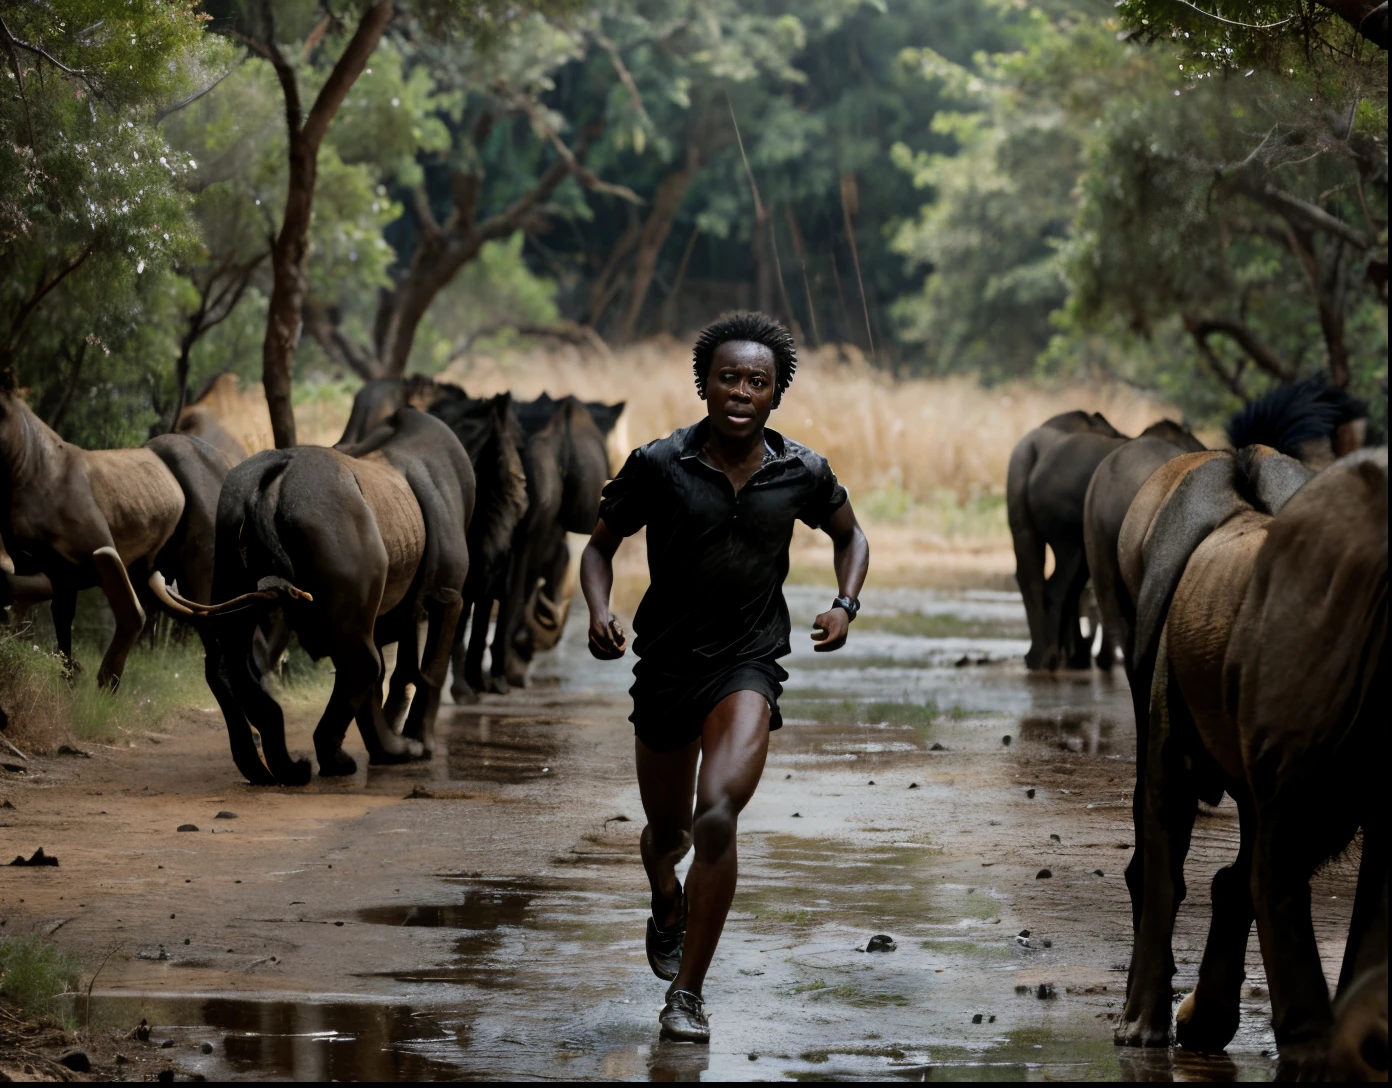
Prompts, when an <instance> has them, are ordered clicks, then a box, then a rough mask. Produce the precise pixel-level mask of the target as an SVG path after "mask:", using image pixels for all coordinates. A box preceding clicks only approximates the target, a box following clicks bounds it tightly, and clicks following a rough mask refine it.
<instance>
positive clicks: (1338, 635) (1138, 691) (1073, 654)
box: [1008, 380, 1388, 1080]
mask: <svg viewBox="0 0 1392 1088" xmlns="http://www.w3.org/2000/svg"><path fill="white" fill-rule="evenodd" d="M1366 415H1367V411H1366V408H1365V406H1363V405H1362V404H1361V403H1360V402H1358V401H1357V400H1355V399H1354V398H1352V397H1351V396H1349V395H1347V394H1346V393H1344V392H1342V391H1340V390H1338V389H1335V388H1333V387H1331V386H1329V385H1327V384H1326V383H1324V382H1322V381H1319V380H1311V381H1307V382H1303V383H1300V384H1297V385H1293V386H1288V387H1285V388H1282V389H1280V390H1277V391H1275V392H1274V393H1272V394H1269V395H1268V396H1267V397H1264V398H1262V399H1260V400H1258V401H1255V402H1253V403H1252V404H1251V405H1249V406H1248V407H1247V408H1246V409H1244V410H1243V412H1241V413H1239V414H1238V416H1236V417H1234V419H1233V420H1232V422H1231V423H1230V424H1229V427H1228V434H1229V438H1230V439H1231V441H1232V445H1233V448H1232V449H1223V450H1210V449H1205V448H1204V447H1203V445H1202V444H1201V443H1200V442H1199V441H1198V440H1197V439H1195V438H1194V436H1193V435H1192V434H1190V433H1189V432H1188V431H1186V430H1185V429H1183V428H1181V427H1179V426H1177V425H1175V424H1173V423H1170V422H1168V421H1161V422H1160V423H1157V424H1155V425H1154V426H1152V427H1149V428H1147V429H1146V431H1145V432H1144V433H1143V434H1142V435H1141V436H1140V437H1138V438H1134V439H1128V438H1126V437H1125V436H1124V435H1121V434H1118V433H1117V432H1116V431H1115V430H1114V429H1113V428H1112V427H1111V426H1110V425H1109V424H1108V423H1107V422H1106V420H1105V419H1103V418H1102V417H1101V416H1098V415H1089V414H1087V413H1085V412H1073V413H1069V414H1067V415H1063V416H1058V417H1056V418H1054V419H1051V420H1049V421H1048V422H1047V423H1045V424H1044V425H1043V426H1042V427H1040V428H1037V429H1036V430H1034V431H1032V432H1030V434H1028V435H1026V436H1025V438H1024V439H1023V440H1022V441H1021V442H1020V444H1019V445H1018V446H1017V447H1016V449H1015V451H1014V455H1013V457H1012V459H1011V462H1010V478H1009V483H1008V510H1009V517H1010V526H1011V530H1012V534H1013V536H1014V542H1015V551H1016V557H1017V564H1018V572H1017V577H1018V580H1019V584H1020V590H1021V592H1022V594H1023V595H1024V601H1025V606H1026V609H1027V611H1028V614H1029V625H1030V636H1031V646H1030V652H1029V656H1028V658H1027V664H1028V665H1029V667H1031V668H1044V669H1048V668H1057V667H1059V666H1061V665H1062V666H1067V667H1087V666H1088V665H1089V662H1088V656H1089V652H1090V648H1091V643H1092V642H1093V641H1094V639H1093V638H1085V637H1084V636H1083V634H1082V631H1081V629H1080V625H1079V600H1080V597H1081V595H1082V592H1083V589H1084V586H1085V585H1086V583H1087V582H1088V580H1089V577H1091V581H1092V585H1093V589H1094V592H1095V595H1096V598H1097V605H1098V609H1099V611H1100V613H1101V617H1102V620H1101V626H1102V631H1101V635H1100V637H1098V638H1097V639H1096V641H1098V642H1099V643H1100V652H1099V656H1098V662H1097V663H1098V664H1099V665H1100V666H1101V667H1103V668H1110V667H1111V666H1112V663H1113V661H1114V659H1115V653H1116V649H1119V650H1120V651H1121V655H1122V661H1123V664H1124V666H1125V670H1126V675H1127V678H1128V680H1129V682H1130V685H1131V693H1132V703H1133V707H1134V711H1135V718H1136V789H1135V796H1134V802H1133V816H1134V820H1135V834H1136V841H1135V852H1134V854H1133V857H1132V860H1131V863H1130V865H1129V867H1128V868H1127V872H1126V882H1127V886H1128V888H1129V890H1130V893H1131V903H1132V920H1133V928H1134V943H1133V952H1132V959H1131V968H1130V974H1129V977H1128V983H1127V998H1126V1006H1125V1011H1124V1013H1123V1015H1122V1018H1121V1021H1120V1024H1119V1026H1118V1028H1117V1032H1116V1041H1117V1042H1118V1043H1119V1044H1124V1045H1131V1046H1165V1045H1168V1044H1169V1043H1170V1041H1171V1039H1172V1038H1174V1039H1175V1040H1176V1041H1177V1042H1178V1043H1180V1044H1181V1045H1183V1046H1185V1047H1189V1048H1192V1049H1196V1050H1199V1051H1205V1052H1216V1051H1221V1050H1222V1049H1223V1048H1224V1047H1225V1046H1226V1045H1227V1044H1228V1043H1229V1042H1230V1041H1231V1040H1232V1038H1233V1036H1234V1035H1235V1033H1236V1031H1237V1028H1238V1021H1239V1000H1240V997H1241V987H1242V983H1243V979H1244V962H1245V958H1246V952H1247V942H1248V938H1249V935H1250V932H1251V928H1252V923H1253V921H1254V920H1255V922H1256V924H1257V934H1258V938H1259V941H1260V945H1261V953H1262V959H1263V963H1264V965H1265V968H1266V976H1267V982H1268V984H1269V988H1270V994H1271V1003H1272V1018H1273V1026H1274V1030H1275V1034H1276V1041H1277V1044H1278V1047H1279V1051H1280V1067H1279V1069H1278V1076H1283V1077H1295V1078H1299V1079H1318V1078H1320V1077H1323V1076H1331V1077H1333V1078H1334V1079H1358V1080H1367V1079H1372V1080H1386V1079H1387V825H1386V824H1384V823H1383V822H1382V821H1383V819H1385V818H1386V801H1385V798H1386V796H1387V795H1386V794H1385V793H1384V792H1383V791H1384V790H1385V789H1386V788H1387V766H1388V764H1387V757H1388V751H1387V739H1386V738H1387V721H1388V718H1387V707H1388V702H1387V696H1388V691H1387V654H1388V647H1387V448H1386V446H1385V445H1384V446H1381V447H1380V448H1376V449H1361V448H1359V447H1361V445H1362V439H1363V433H1364V428H1365V419H1366ZM1046 544H1047V545H1048V546H1049V548H1050V549H1051V550H1052V551H1053V553H1054V569H1053V572H1052V574H1051V575H1050V576H1049V577H1048V578H1045V577H1044V548H1045V545H1046ZM1093 634H1094V632H1089V635H1093ZM1224 794H1227V795H1228V796H1230V797H1232V798H1233V800H1234V801H1235V802H1236V805H1237V809H1238V814H1239V823H1240V842H1239V849H1238V854H1237V857H1236V859H1235V860H1234V861H1233V863H1232V864H1231V865H1229V866H1227V867H1226V868H1223V869H1222V870H1220V871H1219V872H1218V874H1217V875H1216V876H1215V877H1214V880H1213V886H1212V914H1211V924H1210V928H1209V932H1208V938H1207V941H1206V944H1205V948H1204V953H1203V959H1202V962H1201V965H1200V968H1199V978H1198V984H1197V986H1196V987H1195V989H1194V990H1193V992H1191V993H1190V994H1189V995H1188V996H1187V997H1185V999H1184V1000H1183V1002H1182V1003H1181V1004H1180V1005H1179V1007H1178V1009H1177V1010H1175V1009H1173V1000H1174V994H1173V988H1172V983H1173V977H1174V974H1175V962H1174V958H1173V955H1172V952H1171V938H1172V934H1173V929H1174V922H1175V916H1176V913H1177V912H1178V910H1179V906H1180V903H1181V902H1182V901H1183V899H1184V897H1185V883H1184V861H1185V855H1186V853H1187V851H1188V848H1189V840H1190V835H1191V832H1192V830H1193V826H1194V820H1195V816H1196V813H1197V811H1198V805H1199V802H1201V801H1202V802H1204V803H1206V804H1210V805H1213V804H1217V803H1218V802H1219V801H1220V800H1221V799H1222V797H1223V795H1224ZM1379 798H1382V800H1379ZM1379 812H1381V813H1382V815H1381V816H1379V815H1378V814H1379ZM1360 831H1361V833H1362V854H1361V861H1360V866H1359V872H1358V883H1357V891H1356V894H1355V900H1354V904H1353V912H1352V919H1351V923H1350V927H1349V933H1348V938H1347V942H1346V946H1345V951H1344V956H1343V962H1342V964H1341V968H1340V972H1339V980H1338V986H1337V1000H1336V1001H1335V1002H1333V1003H1331V1000H1330V995H1329V990H1328V987H1327V985H1326V982H1325V977H1324V973H1323V967H1322V965H1321V962H1320V955H1319V948H1318V945H1317V943H1316V939H1315V930H1314V924H1313V917H1312V913H1311V891H1310V880H1311V878H1312V876H1313V875H1314V873H1315V872H1316V870H1317V869H1318V868H1319V867H1320V866H1321V865H1323V864H1325V863H1326V862H1327V861H1329V860H1330V859H1331V858H1334V857H1336V856H1338V855H1339V854H1341V853H1342V852H1343V851H1344V850H1346V849H1347V848H1348V847H1349V846H1350V844H1351V843H1352V842H1353V841H1354V839H1355V837H1356V836H1357V835H1358V833H1359V832H1360ZM1172 1010H1173V1011H1172ZM1172 1021H1173V1027H1172Z"/></svg>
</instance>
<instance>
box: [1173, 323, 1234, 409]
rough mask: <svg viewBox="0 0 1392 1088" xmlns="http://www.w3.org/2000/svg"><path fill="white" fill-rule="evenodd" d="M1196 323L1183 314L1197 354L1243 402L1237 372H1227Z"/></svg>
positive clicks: (1229, 390)
mask: <svg viewBox="0 0 1392 1088" xmlns="http://www.w3.org/2000/svg"><path fill="white" fill-rule="evenodd" d="M1198 324H1199V323H1198V322H1197V321H1195V320H1194V319H1193V318H1191V317H1190V316H1188V315H1185V318H1184V326H1185V328H1187V329H1188V330H1189V333H1190V335H1191V336H1193V338H1194V343H1195V345H1196V346H1197V347H1198V349H1199V354H1200V355H1202V356H1203V360H1204V362H1205V363H1207V364H1208V368H1209V369H1210V370H1211V371H1213V373H1214V375H1215V376H1216V377H1217V378H1218V380H1219V381H1220V382H1222V383H1223V384H1224V385H1225V386H1227V389H1228V392H1230V393H1232V394H1233V395H1234V396H1236V397H1239V398H1241V399H1242V400H1243V401H1244V402H1245V401H1246V400H1247V399H1248V398H1247V394H1246V393H1244V392H1243V390H1242V383H1241V382H1240V381H1238V373H1237V372H1234V373H1229V372H1228V369H1227V368H1226V367H1225V366H1223V362H1222V360H1221V359H1219V358H1218V353H1217V352H1216V351H1214V350H1213V346H1212V345H1211V344H1210V343H1209V342H1208V337H1207V336H1206V335H1204V334H1202V333H1200V332H1198V331H1197V329H1196V326H1197V325H1198ZM1239 371H1240V368H1239Z"/></svg>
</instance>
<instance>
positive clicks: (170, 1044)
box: [160, 1039, 174, 1050]
mask: <svg viewBox="0 0 1392 1088" xmlns="http://www.w3.org/2000/svg"><path fill="white" fill-rule="evenodd" d="M160 1049H161V1050H173V1049H174V1040H173V1039H166V1040H165V1041H164V1042H162V1043H160Z"/></svg>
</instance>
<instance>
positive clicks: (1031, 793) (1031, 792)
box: [1025, 786, 1034, 800]
mask: <svg viewBox="0 0 1392 1088" xmlns="http://www.w3.org/2000/svg"><path fill="white" fill-rule="evenodd" d="M1025 796H1026V797H1028V798H1030V799H1031V800H1032V799H1033V798H1034V787H1033V786H1031V787H1030V788H1029V789H1027V790H1025Z"/></svg>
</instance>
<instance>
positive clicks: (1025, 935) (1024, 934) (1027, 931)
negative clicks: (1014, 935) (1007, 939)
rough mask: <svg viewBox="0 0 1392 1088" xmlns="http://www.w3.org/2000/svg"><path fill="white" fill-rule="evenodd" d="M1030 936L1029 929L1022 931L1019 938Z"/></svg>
mask: <svg viewBox="0 0 1392 1088" xmlns="http://www.w3.org/2000/svg"><path fill="white" fill-rule="evenodd" d="M1029 935H1030V931H1029V930H1027V929H1022V930H1020V933H1019V936H1021V937H1028V936H1029Z"/></svg>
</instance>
